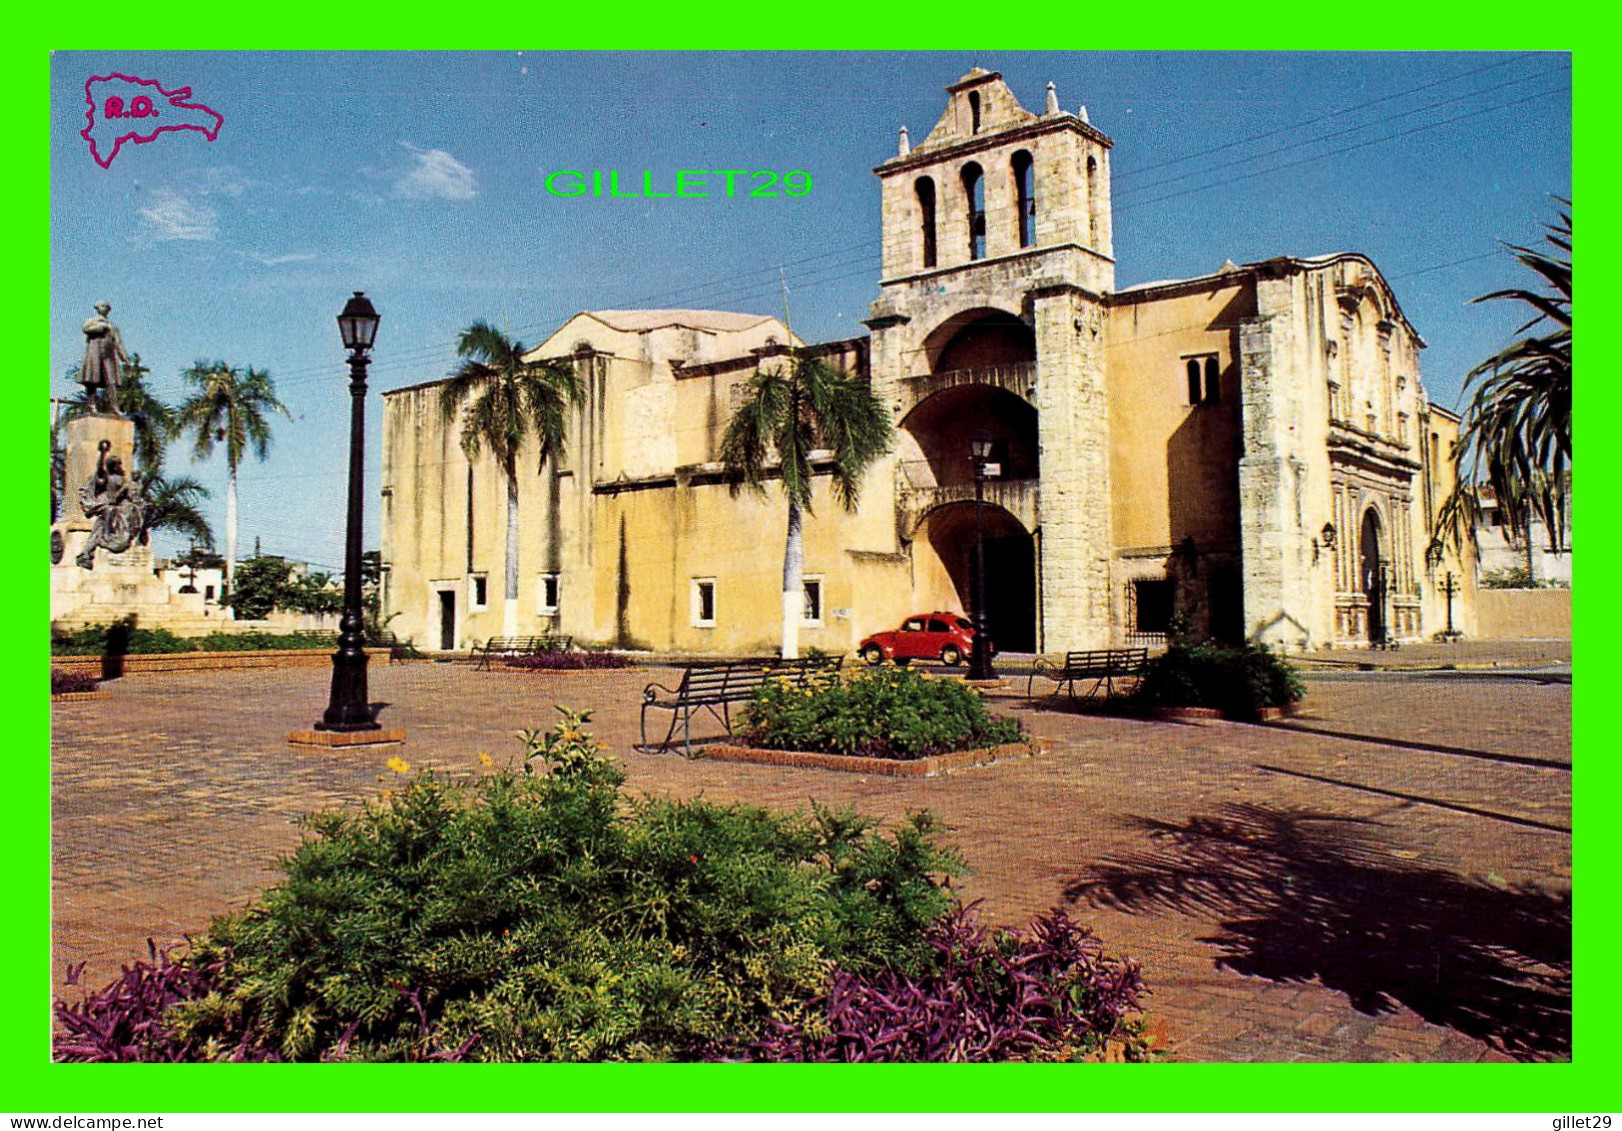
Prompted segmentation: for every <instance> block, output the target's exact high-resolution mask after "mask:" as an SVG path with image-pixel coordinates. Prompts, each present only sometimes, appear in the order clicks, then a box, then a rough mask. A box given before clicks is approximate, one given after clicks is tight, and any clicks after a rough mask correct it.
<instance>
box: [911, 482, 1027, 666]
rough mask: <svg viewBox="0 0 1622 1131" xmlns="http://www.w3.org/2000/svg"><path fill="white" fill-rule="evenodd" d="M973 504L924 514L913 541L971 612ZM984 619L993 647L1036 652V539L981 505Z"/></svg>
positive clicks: (1003, 514)
mask: <svg viewBox="0 0 1622 1131" xmlns="http://www.w3.org/2000/svg"><path fill="white" fill-rule="evenodd" d="M974 514H975V504H974V503H972V502H963V503H949V504H947V505H945V506H942V507H937V508H936V509H935V510H932V511H930V512H929V514H928V516H927V517H926V518H925V519H924V522H923V527H922V529H921V530H920V531H919V532H918V538H917V539H916V540H915V542H914V547H915V548H914V553H915V554H918V553H919V551H921V550H922V551H924V556H925V557H926V558H927V559H929V563H928V564H934V565H937V566H938V567H939V569H940V571H941V572H942V573H943V574H944V575H945V579H946V582H947V584H948V585H949V586H950V590H951V592H952V595H953V596H954V597H955V598H956V603H957V607H958V608H960V609H961V610H962V611H963V612H964V613H965V614H966V615H967V614H971V613H972V612H973V610H974V592H975V591H974V562H975V554H974V547H975V522H974ZM984 523H985V559H986V585H985V594H986V621H987V625H988V627H989V629H990V631H991V639H992V640H993V641H994V642H995V643H996V645H997V648H998V650H999V651H1003V652H1034V651H1035V650H1036V604H1037V578H1036V541H1035V539H1034V538H1033V537H1032V536H1031V534H1030V532H1029V531H1028V530H1026V529H1025V527H1024V526H1022V525H1020V522H1019V520H1018V519H1016V518H1015V517H1014V516H1013V515H1012V514H1010V513H1009V512H1008V511H1006V510H1004V509H1003V508H1002V507H1000V506H997V505H995V504H993V503H986V504H985V510H984Z"/></svg>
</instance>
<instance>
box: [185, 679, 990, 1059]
mask: <svg viewBox="0 0 1622 1131" xmlns="http://www.w3.org/2000/svg"><path fill="white" fill-rule="evenodd" d="M586 718H587V716H586V715H584V714H580V713H573V712H568V711H565V712H564V718H563V721H562V722H561V723H560V724H559V725H558V726H557V727H556V728H554V729H553V730H552V731H551V732H550V733H548V734H545V735H542V734H540V733H539V732H533V731H531V732H525V734H524V735H523V736H522V737H523V739H524V743H525V747H526V753H525V756H524V758H523V760H522V767H521V768H522V770H523V772H518V767H512V768H509V769H508V770H506V771H498V772H495V773H491V774H488V775H485V776H482V777H479V778H477V779H475V780H473V781H471V782H453V781H451V780H448V779H447V778H445V777H444V776H442V775H439V774H436V773H431V772H424V773H421V774H417V775H413V776H412V777H410V778H409V779H406V781H407V784H406V785H405V787H404V788H403V789H402V790H401V791H400V792H399V793H398V794H395V795H393V796H386V797H385V798H384V799H383V800H380V801H378V802H374V803H372V804H370V805H368V806H367V807H366V808H364V809H363V810H359V811H356V810H348V811H345V810H336V811H330V812H325V813H321V814H317V815H315V816H313V817H311V818H308V819H307V820H306V822H305V825H306V828H307V829H308V831H309V835H308V836H307V837H306V839H305V840H304V841H303V843H302V844H301V845H300V846H299V848H298V850H297V851H296V852H295V853H293V854H292V855H291V856H290V857H288V858H287V859H286V860H285V861H284V862H283V864H282V865H281V866H282V869H283V871H284V872H285V875H286V878H285V879H284V880H283V881H282V882H281V883H280V884H278V885H277V886H275V887H273V888H271V889H269V890H268V891H266V892H265V893H264V894H263V895H262V896H261V897H260V899H259V900H258V901H257V902H256V903H254V904H253V905H251V906H250V907H249V908H248V909H247V910H245V911H244V912H242V913H240V914H237V915H232V916H228V917H225V918H222V919H218V920H216V921H215V922H214V923H213V925H212V926H211V927H210V930H209V932H208V934H207V935H206V936H205V937H203V938H199V939H197V940H194V944H193V951H192V955H191V961H193V962H196V963H200V964H203V965H208V964H210V963H216V962H217V963H219V964H220V965H219V970H220V973H219V977H218V984H219V985H220V986H221V987H222V988H220V989H219V990H217V991H214V992H210V993H208V994H206V995H204V996H202V997H201V998H199V999H197V1000H195V1001H190V1002H187V1003H185V1004H182V1005H178V1006H176V1007H174V1008H173V1009H172V1010H171V1011H170V1014H169V1015H168V1016H167V1017H166V1024H167V1025H168V1026H169V1027H170V1029H171V1030H172V1032H173V1033H174V1034H175V1039H176V1040H177V1041H178V1042H180V1043H182V1044H187V1043H189V1044H190V1045H191V1047H194V1048H197V1049H200V1050H202V1052H203V1055H205V1056H206V1055H210V1054H211V1053H212V1054H217V1055H218V1056H219V1057H221V1058H222V1059H223V1058H227V1057H229V1056H230V1055H233V1054H234V1050H236V1049H239V1048H240V1047H242V1044H243V1042H244V1040H248V1041H251V1042H253V1043H254V1045H255V1047H261V1048H263V1049H265V1050H268V1052H269V1053H270V1054H272V1055H276V1056H280V1057H285V1058H289V1059H318V1058H325V1059H356V1060H416V1059H430V1058H435V1057H440V1058H460V1059H471V1060H481V1059H482V1060H502V1061H509V1060H510V1061H517V1060H663V1059H689V1060H691V1059H704V1058H708V1057H717V1056H742V1055H744V1054H745V1051H746V1050H747V1048H748V1047H749V1045H750V1043H751V1042H752V1041H755V1040H758V1039H760V1038H761V1036H762V1035H763V1034H765V1033H766V1032H767V1031H768V1028H769V1026H770V1024H771V1023H772V1022H777V1023H783V1024H795V1025H797V1024H800V1023H802V1022H804V1021H805V1020H806V1018H805V1016H804V1014H805V1011H806V1010H807V1009H808V1008H809V1005H808V1003H809V1002H810V1001H811V1000H812V999H813V998H814V997H815V995H817V994H818V993H820V992H822V990H823V989H824V987H825V985H826V982H827V978H828V975H829V972H830V971H831V970H833V969H834V968H836V967H837V968H839V969H842V970H851V971H871V970H878V969H880V968H884V967H886V966H889V967H893V968H896V969H902V970H921V969H924V968H925V967H926V966H927V965H928V964H929V963H930V962H931V961H932V957H931V953H930V951H929V948H928V944H927V941H926V936H927V928H928V926H929V924H931V923H933V922H935V921H936V920H937V919H939V918H940V916H941V915H943V914H944V913H946V911H947V910H948V908H949V906H950V901H949V895H948V893H947V892H946V891H945V890H944V889H943V888H942V887H940V886H938V884H937V883H936V877H938V876H939V875H941V874H943V873H946V874H950V873H952V872H955V871H958V870H960V868H961V864H960V862H959V860H958V858H957V857H956V855H955V854H954V853H952V852H950V851H949V850H944V849H942V848H940V847H938V846H937V845H936V843H935V840H934V835H935V827H934V825H933V823H932V822H931V821H930V820H929V819H928V818H927V816H924V815H915V816H913V817H911V818H909V819H908V820H907V821H906V822H905V823H904V824H902V825H901V826H900V827H899V828H897V829H896V830H895V831H894V832H893V833H892V834H889V835H884V834H881V833H880V832H878V831H877V830H876V829H875V828H874V827H873V825H872V824H871V822H868V821H866V820H864V819H862V818H859V817H856V816H855V815H854V814H850V813H834V812H829V811H826V810H814V811H813V812H812V813H811V814H810V815H800V814H796V815H786V816H785V815H778V814H773V813H771V812H768V811H766V810H762V809H757V808H752V807H748V806H742V805H727V806H723V805H716V804H713V803H711V802H707V801H703V800H693V801H682V802H675V801H667V800H633V799H631V798H628V797H626V796H624V795H623V793H622V792H621V785H622V782H623V778H622V775H621V774H620V773H619V771H618V770H617V769H616V768H615V766H614V765H613V764H612V763H611V762H610V761H608V760H607V759H605V758H603V757H601V756H600V754H599V752H598V751H599V749H600V748H599V747H597V746H596V744H595V743H593V742H592V740H591V737H590V735H589V734H587V733H586V731H585V730H584V729H583V724H584V723H585V722H586ZM391 766H393V767H395V768H396V769H399V770H402V771H403V770H406V769H408V768H407V767H405V765H404V763H401V762H398V761H392V762H391ZM542 771H544V772H542Z"/></svg>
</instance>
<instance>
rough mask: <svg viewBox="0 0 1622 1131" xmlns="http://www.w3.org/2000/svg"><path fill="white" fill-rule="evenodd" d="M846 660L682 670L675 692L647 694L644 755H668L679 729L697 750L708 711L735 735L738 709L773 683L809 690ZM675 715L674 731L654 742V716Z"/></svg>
mask: <svg viewBox="0 0 1622 1131" xmlns="http://www.w3.org/2000/svg"><path fill="white" fill-rule="evenodd" d="M844 660H845V657H844V656H842V655H840V656H806V657H802V658H800V659H797V660H782V659H779V658H777V657H776V656H761V657H754V658H751V659H746V660H727V661H724V662H718V663H705V664H688V665H687V666H686V667H685V668H684V669H683V670H682V676H681V682H680V683H678V684H677V685H676V686H675V687H673V688H672V687H665V686H664V685H663V684H658V683H650V684H648V685H647V686H646V687H644V688H643V689H642V720H641V722H642V745H641V749H643V750H663V749H664V748H666V747H668V746H669V745H670V740H671V739H672V738H674V737H675V734H676V727H677V725H678V724H680V726H681V728H682V745H683V747H685V748H689V749H690V748H691V747H692V745H693V730H692V720H693V715H694V714H695V713H696V712H698V711H700V710H703V711H708V712H709V713H710V714H711V715H712V716H714V718H715V720H716V721H717V722H719V723H720V724H721V725H722V727H724V728H725V732H726V734H728V735H730V734H731V733H732V704H734V703H743V702H747V701H748V700H749V699H751V698H753V697H754V694H755V691H756V690H757V689H759V687H760V686H761V684H763V683H765V682H766V681H767V680H768V679H775V678H778V677H784V676H786V677H788V678H789V679H791V680H793V681H794V682H795V684H796V685H803V684H804V683H805V682H806V681H807V680H808V679H809V678H810V677H811V676H812V675H813V674H815V673H818V672H832V671H838V670H839V667H840V665H841V664H842V663H844ZM650 709H651V710H658V711H669V712H670V726H669V728H668V729H667V730H666V731H665V736H664V738H663V739H662V740H661V741H659V742H658V743H650V742H649V741H648V711H649V710H650Z"/></svg>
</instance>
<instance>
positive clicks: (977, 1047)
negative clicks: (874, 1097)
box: [753, 906, 1150, 1062]
mask: <svg viewBox="0 0 1622 1131" xmlns="http://www.w3.org/2000/svg"><path fill="white" fill-rule="evenodd" d="M928 941H929V945H930V947H931V948H932V949H933V950H934V951H935V953H936V962H935V964H934V966H933V967H932V968H931V969H929V970H928V971H927V972H925V973H923V974H907V973H903V972H901V971H898V970H895V969H889V968H886V969H884V970H880V971H877V972H874V973H869V974H860V973H854V972H851V971H847V970H837V971H835V972H834V974H833V977H832V978H831V979H830V982H829V986H828V990H827V992H826V993H824V994H822V995H820V996H819V997H818V998H817V999H816V1000H815V1001H814V1002H813V1003H812V1005H813V1008H812V1010H811V1011H810V1016H809V1017H808V1018H807V1019H805V1020H797V1021H794V1022H775V1023H774V1024H773V1029H774V1032H773V1034H772V1036H771V1037H769V1038H767V1039H766V1040H764V1041H761V1042H760V1043H758V1044H757V1045H756V1046H755V1048H754V1050H753V1051H754V1053H755V1055H756V1057H757V1058H759V1059H762V1060H779V1061H780V1060H792V1061H807V1060H812V1061H868V1062H873V1061H982V1060H1101V1059H1111V1060H1147V1059H1148V1058H1149V1055H1150V1049H1149V1045H1148V1042H1147V1040H1146V1039H1145V1037H1144V1033H1143V1026H1142V1025H1141V1023H1140V1022H1137V1021H1134V1020H1133V1018H1134V1015H1136V1013H1137V1011H1138V1009H1139V996H1140V995H1141V994H1142V993H1143V992H1144V988H1143V980H1142V978H1140V977H1139V975H1138V967H1137V964H1136V963H1134V962H1132V961H1131V960H1129V959H1119V958H1111V957H1109V956H1106V955H1105V954H1104V953H1103V947H1102V945H1101V944H1100V943H1099V941H1098V939H1097V938H1095V937H1094V936H1093V934H1092V932H1091V931H1089V930H1088V929H1087V928H1086V927H1082V926H1079V925H1077V924H1076V923H1074V922H1072V921H1071V920H1070V918H1069V917H1068V916H1067V915H1065V913H1064V912H1063V911H1059V910H1054V911H1051V912H1049V913H1048V914H1046V915H1043V916H1040V917H1038V918H1037V919H1036V920H1035V921H1034V922H1032V924H1031V926H1030V929H1029V930H1026V931H1002V932H999V933H997V934H995V935H993V934H992V933H990V932H988V931H987V930H986V929H985V928H984V927H982V926H981V925H980V924H979V923H978V922H977V920H976V917H975V914H974V909H973V908H972V907H967V908H966V907H961V906H958V907H955V908H953V910H952V913H951V914H949V915H946V916H943V917H942V918H941V919H940V920H938V921H937V922H936V923H935V924H934V925H933V926H932V927H931V928H930V931H929V935H928Z"/></svg>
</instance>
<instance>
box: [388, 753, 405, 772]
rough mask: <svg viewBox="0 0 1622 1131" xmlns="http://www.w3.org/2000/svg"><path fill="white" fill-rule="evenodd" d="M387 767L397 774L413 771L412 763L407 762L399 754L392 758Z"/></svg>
mask: <svg viewBox="0 0 1622 1131" xmlns="http://www.w3.org/2000/svg"><path fill="white" fill-rule="evenodd" d="M387 765H388V767H389V769H391V770H393V771H394V772H395V773H397V774H403V773H407V772H408V771H409V770H410V769H411V763H410V762H407V761H406V760H405V759H404V758H402V757H400V756H399V755H398V754H396V755H395V756H393V757H392V758H390V759H389V760H388V763H387Z"/></svg>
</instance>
